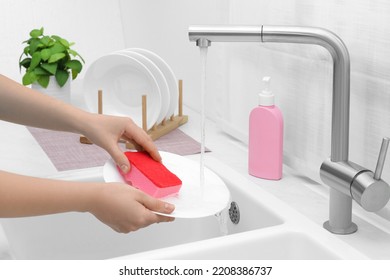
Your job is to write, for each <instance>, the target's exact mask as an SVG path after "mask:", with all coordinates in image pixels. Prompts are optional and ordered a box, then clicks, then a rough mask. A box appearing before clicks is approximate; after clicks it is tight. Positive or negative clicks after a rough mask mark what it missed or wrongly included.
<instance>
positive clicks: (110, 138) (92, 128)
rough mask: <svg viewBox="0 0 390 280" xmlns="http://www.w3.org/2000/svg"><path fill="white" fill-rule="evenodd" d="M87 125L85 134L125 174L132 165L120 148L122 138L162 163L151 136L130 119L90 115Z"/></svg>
mask: <svg viewBox="0 0 390 280" xmlns="http://www.w3.org/2000/svg"><path fill="white" fill-rule="evenodd" d="M87 123H88V125H86V126H85V128H84V131H83V134H84V135H85V136H86V137H87V138H88V139H89V140H91V141H92V142H93V143H95V144H96V145H98V146H100V147H102V148H103V149H105V150H106V151H107V152H108V153H109V154H110V155H111V157H112V158H113V160H114V161H115V162H116V164H117V165H118V166H119V167H120V168H121V169H122V171H123V172H124V173H127V172H128V171H129V170H130V163H129V161H128V159H127V158H126V156H125V155H124V154H123V151H122V150H121V149H120V148H119V146H118V141H119V139H121V138H122V139H124V140H127V141H132V142H135V143H136V144H138V145H139V146H140V147H142V148H143V149H144V150H145V151H146V152H148V153H149V154H150V156H151V157H152V158H153V159H154V160H156V161H161V156H160V154H159V152H158V150H157V148H156V146H155V145H154V143H153V141H152V139H151V138H150V136H149V135H148V134H147V133H146V132H145V131H144V130H143V129H141V128H140V127H139V126H137V125H136V124H135V123H134V122H133V121H132V120H131V119H130V118H126V117H115V116H107V115H98V114H90V115H89V119H88V122H87Z"/></svg>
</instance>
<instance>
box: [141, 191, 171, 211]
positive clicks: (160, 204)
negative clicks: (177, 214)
mask: <svg viewBox="0 0 390 280" xmlns="http://www.w3.org/2000/svg"><path fill="white" fill-rule="evenodd" d="M142 204H143V205H144V206H145V207H146V208H147V209H149V210H150V211H154V212H159V213H163V214H171V213H172V212H173V211H174V210H175V206H174V205H173V204H170V203H168V202H164V201H162V200H158V199H155V198H154V197H151V196H148V195H146V194H145V196H144V197H143V200H142Z"/></svg>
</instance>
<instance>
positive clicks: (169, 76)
mask: <svg viewBox="0 0 390 280" xmlns="http://www.w3.org/2000/svg"><path fill="white" fill-rule="evenodd" d="M130 50H132V51H135V52H138V53H140V54H143V55H144V56H146V57H147V58H149V59H150V60H151V61H153V62H154V63H155V64H156V65H157V66H158V67H159V68H160V70H161V71H162V72H163V74H164V76H165V79H166V80H167V83H168V87H169V92H170V94H171V102H170V105H169V109H168V112H167V118H169V117H170V116H172V115H173V114H174V113H175V110H176V108H177V106H178V103H179V89H178V80H177V78H176V76H175V73H174V72H173V71H172V69H171V67H170V66H169V65H168V63H166V62H165V61H164V59H162V58H161V57H160V56H158V55H157V54H155V53H154V52H151V51H149V50H145V49H139V48H131V49H130Z"/></svg>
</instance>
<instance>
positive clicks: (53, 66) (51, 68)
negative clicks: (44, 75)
mask: <svg viewBox="0 0 390 280" xmlns="http://www.w3.org/2000/svg"><path fill="white" fill-rule="evenodd" d="M41 67H42V68H43V69H45V70H46V71H47V72H49V73H50V74H52V75H55V74H56V72H57V68H58V64H57V63H42V65H41Z"/></svg>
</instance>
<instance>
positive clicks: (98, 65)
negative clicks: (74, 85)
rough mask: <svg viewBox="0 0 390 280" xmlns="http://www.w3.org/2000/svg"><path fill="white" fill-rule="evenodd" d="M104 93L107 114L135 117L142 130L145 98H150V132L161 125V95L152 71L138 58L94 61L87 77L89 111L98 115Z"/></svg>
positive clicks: (111, 57) (109, 57) (111, 56)
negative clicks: (99, 93)
mask: <svg viewBox="0 0 390 280" xmlns="http://www.w3.org/2000/svg"><path fill="white" fill-rule="evenodd" d="M99 89H101V90H103V113H104V114H107V115H117V116H118V115H119V116H129V117H131V118H132V119H133V120H134V121H135V123H136V124H137V125H138V126H142V95H144V94H146V95H147V103H148V104H147V107H148V110H147V128H148V129H150V128H151V127H152V126H153V125H154V124H155V123H156V121H157V118H158V116H159V114H160V110H161V93H160V88H159V87H158V84H157V81H156V79H155V78H154V76H153V74H152V73H151V72H150V70H149V69H148V68H147V67H146V66H145V65H143V64H142V63H141V62H140V61H138V60H136V59H135V58H132V57H128V56H126V55H123V54H109V55H105V56H103V57H101V58H99V59H97V60H96V61H94V62H93V63H92V64H91V66H90V67H89V68H88V70H87V72H86V74H85V77H84V98H85V102H86V105H87V107H88V109H89V110H90V111H91V112H97V107H98V101H97V92H98V90H99Z"/></svg>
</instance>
